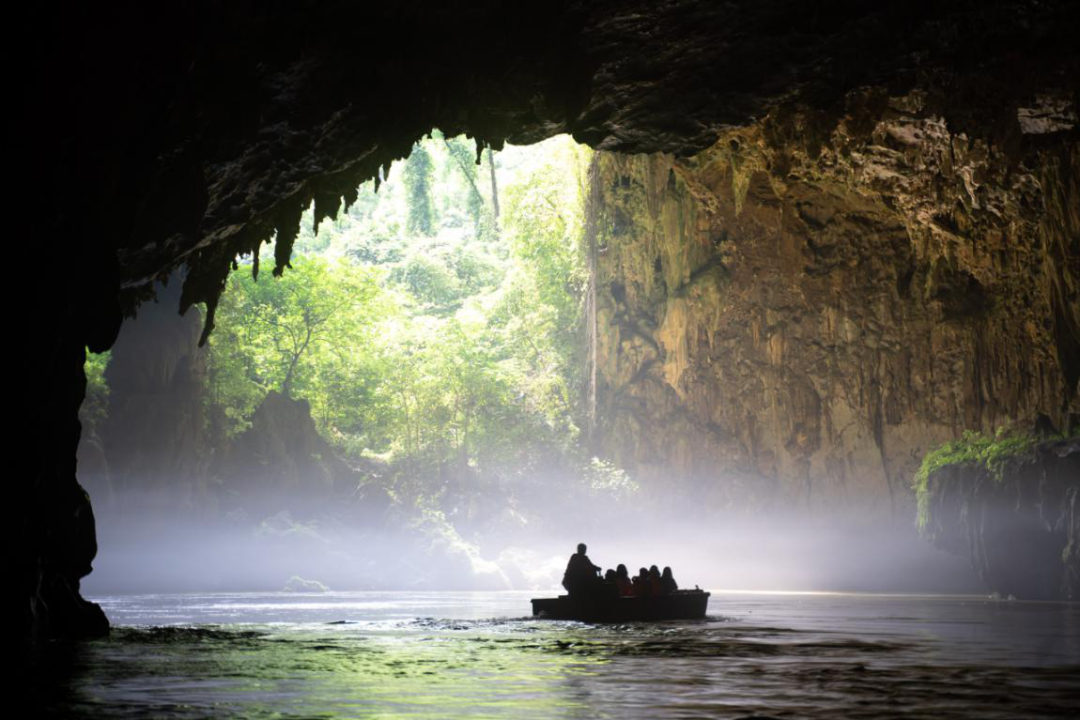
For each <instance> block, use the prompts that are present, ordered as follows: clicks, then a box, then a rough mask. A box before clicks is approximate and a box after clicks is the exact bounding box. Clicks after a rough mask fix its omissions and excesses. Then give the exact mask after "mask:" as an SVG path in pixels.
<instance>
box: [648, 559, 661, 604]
mask: <svg viewBox="0 0 1080 720" xmlns="http://www.w3.org/2000/svg"><path fill="white" fill-rule="evenodd" d="M663 591H664V586H663V582H662V579H661V577H660V568H658V567H656V566H655V565H653V566H652V567H650V568H649V594H650V595H652V596H653V597H659V596H660V595H661V594H663Z"/></svg>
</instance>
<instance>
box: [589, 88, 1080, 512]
mask: <svg viewBox="0 0 1080 720" xmlns="http://www.w3.org/2000/svg"><path fill="white" fill-rule="evenodd" d="M941 102H942V98H940V97H935V96H934V95H933V94H932V93H923V92H919V93H911V94H906V95H902V96H898V97H892V96H890V95H889V94H888V93H887V92H886V91H885V90H860V91H856V92H853V93H851V94H849V95H848V96H847V98H846V100H845V102H844V104H843V108H842V110H840V111H839V112H837V113H835V114H833V115H829V114H825V113H815V112H811V111H807V110H805V109H800V108H791V107H787V108H781V109H778V110H776V111H774V112H772V113H770V114H769V115H768V116H767V117H766V118H764V119H763V120H761V121H759V122H756V123H754V124H752V125H750V126H749V127H747V128H744V129H740V130H735V131H730V132H728V133H726V134H725V135H723V136H722V137H721V138H720V140H719V141H718V142H717V143H716V144H715V145H714V146H713V147H712V148H710V149H709V150H707V151H705V152H702V153H700V154H698V155H696V156H693V157H690V158H687V159H674V158H671V157H669V156H663V155H659V156H621V155H614V154H605V155H604V157H603V159H602V164H601V172H600V176H601V177H600V182H601V184H602V185H601V187H602V208H601V213H602V215H603V216H604V217H605V218H606V221H605V223H603V226H604V227H606V228H608V232H607V234H606V236H604V237H602V238H601V239H600V240H599V248H598V270H597V287H598V289H599V298H598V301H597V305H598V311H597V312H598V319H597V325H598V327H599V328H600V338H599V344H598V348H597V358H598V365H599V376H600V383H599V390H600V409H599V412H598V416H599V417H600V418H601V419H603V420H604V423H603V425H602V428H601V432H600V439H599V443H600V446H601V448H602V449H603V450H604V451H605V452H607V453H608V454H610V455H612V456H613V457H615V458H616V459H617V460H618V461H619V462H621V463H622V464H624V465H625V466H626V467H627V468H628V469H629V470H630V471H631V473H632V474H634V476H635V477H636V478H637V479H639V480H640V481H642V482H644V483H646V484H649V483H650V482H651V483H652V484H653V485H654V486H656V487H663V488H665V494H671V493H672V488H677V490H678V492H680V493H681V494H683V496H684V498H685V497H691V498H698V499H700V500H701V501H703V502H705V503H707V504H709V505H710V506H714V507H715V506H725V505H726V506H740V507H742V506H746V505H748V504H750V505H753V504H756V505H759V506H760V505H769V504H773V503H782V504H788V505H795V506H810V507H815V508H825V507H829V508H836V507H842V506H857V507H860V508H866V507H871V508H875V509H876V511H877V512H880V513H882V514H889V513H892V514H894V515H896V516H897V517H898V518H904V519H906V518H909V517H912V514H911V502H912V493H911V490H910V487H909V486H910V482H911V478H912V475H913V473H914V471H915V469H916V468H917V467H918V464H919V461H920V459H921V457H922V455H923V454H924V453H925V452H926V450H927V449H928V448H929V447H930V446H932V445H934V444H938V443H940V442H942V441H944V440H946V439H950V438H952V437H954V436H956V435H958V434H959V433H960V432H961V431H962V430H964V429H975V430H986V431H992V430H993V429H995V428H997V427H999V426H1002V425H1015V424H1019V425H1021V426H1023V427H1025V428H1030V426H1031V425H1030V423H1031V422H1032V421H1033V420H1034V418H1035V417H1036V415H1037V414H1039V413H1044V414H1046V415H1048V416H1049V417H1050V418H1051V419H1052V420H1053V422H1054V423H1055V424H1056V425H1057V427H1059V428H1062V429H1064V426H1065V425H1066V424H1067V423H1068V422H1069V421H1070V413H1076V412H1077V411H1078V410H1080V402H1078V399H1077V378H1078V376H1080V292H1078V291H1080V143H1078V141H1077V136H1076V131H1075V129H1074V126H1075V125H1076V122H1077V120H1076V109H1075V107H1074V106H1072V105H1071V104H1070V103H1071V100H1070V98H1069V97H1068V95H1063V96H1062V97H1057V98H1055V97H1045V98H1040V99H1039V100H1038V103H1035V104H1033V106H1032V107H1030V108H1021V109H1019V111H1017V112H1016V114H1015V116H1013V117H1012V118H1011V123H1005V125H1004V127H1003V129H1002V130H1001V135H1000V136H999V137H998V138H996V139H993V138H991V139H973V138H971V137H968V136H966V135H965V134H964V133H962V132H957V131H955V130H954V129H953V127H952V126H951V125H950V124H949V123H948V122H946V121H945V120H943V119H942V117H941V116H940V115H939V114H938V113H937V111H936V110H935V108H936V107H939V106H940V103H941ZM1048 108H1049V109H1048ZM1055 108H1056V111H1052V109H1055ZM1033 118H1041V120H1040V121H1039V122H1036V121H1035V120H1033Z"/></svg>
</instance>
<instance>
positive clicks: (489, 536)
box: [80, 130, 636, 589]
mask: <svg viewBox="0 0 1080 720" xmlns="http://www.w3.org/2000/svg"><path fill="white" fill-rule="evenodd" d="M592 158H593V153H592V151H591V150H589V149H588V148H587V147H585V146H582V145H578V144H576V143H574V142H573V141H572V140H571V139H570V138H569V137H568V136H558V137H555V138H551V139H549V140H547V141H544V142H541V143H538V144H536V145H531V146H527V147H515V146H507V147H505V148H504V149H502V150H500V151H498V152H493V151H492V150H491V149H490V148H488V149H485V150H484V151H483V152H482V153H477V150H476V146H475V145H474V143H473V142H472V141H471V140H467V139H466V138H464V137H457V138H448V137H445V136H443V135H442V134H441V133H439V132H438V131H437V130H436V131H433V132H432V133H431V135H430V136H428V137H426V138H424V139H422V140H421V141H419V142H417V143H416V144H415V145H414V146H413V148H412V151H411V153H410V154H409V156H408V157H407V158H406V159H404V160H402V161H400V162H397V163H395V164H393V165H392V166H391V167H389V168H386V169H384V170H383V171H382V172H380V173H379V176H378V178H377V179H375V180H373V181H370V182H368V183H365V184H364V185H363V186H361V187H360V188H359V190H358V192H357V195H356V200H355V201H354V202H353V203H352V204H351V205H350V206H349V207H342V208H341V209H340V211H339V212H338V213H337V214H336V217H335V218H333V219H331V220H324V221H323V222H321V223H317V222H315V211H314V208H313V207H312V208H309V209H308V210H307V212H306V213H305V214H304V216H303V217H302V218H301V223H300V228H301V229H300V232H299V234H298V235H297V236H296V238H295V239H294V240H293V245H292V258H291V266H290V268H289V269H286V270H285V272H284V273H283V274H282V275H281V276H280V277H272V276H271V275H270V274H269V273H262V274H261V275H260V274H259V272H258V271H259V268H260V267H267V266H268V265H271V264H272V263H273V253H274V249H273V247H272V245H266V246H264V247H263V256H262V257H253V256H251V255H248V256H245V257H242V258H240V259H239V261H238V264H237V267H236V269H235V270H234V272H233V273H232V274H231V275H230V277H229V279H228V282H227V285H226V289H225V292H224V294H223V296H222V298H221V301H220V304H219V305H218V307H217V310H216V324H215V330H214V332H213V333H212V334H210V336H209V342H208V343H207V344H206V345H205V347H202V348H199V347H198V339H199V334H200V319H201V318H200V317H199V314H198V313H188V315H187V316H186V317H179V316H177V315H176V312H175V308H176V304H177V302H178V299H179V297H178V290H179V286H180V284H181V283H180V282H171V283H169V284H168V285H167V286H165V287H159V288H158V289H157V295H158V298H157V302H156V303H144V305H143V306H142V307H141V308H140V310H139V314H138V317H137V318H136V319H135V320H134V321H132V322H129V323H127V324H126V325H125V328H124V329H123V331H122V332H121V335H120V339H119V341H118V342H117V344H116V346H115V347H114V349H113V350H112V351H111V353H109V354H105V355H97V356H93V355H92V356H91V357H90V360H89V361H88V364H87V370H88V377H89V390H88V396H87V401H86V403H85V405H84V408H83V412H82V419H83V424H84V433H83V441H82V445H81V449H80V467H81V472H80V477H81V481H82V482H83V484H84V485H85V486H86V487H87V488H88V490H89V492H90V493H91V494H92V496H93V499H94V505H95V509H96V512H97V513H98V514H99V515H100V516H102V517H103V518H104V519H105V521H104V522H102V524H101V525H102V530H101V542H102V545H103V547H104V548H105V550H104V551H103V553H108V552H113V553H119V554H121V555H127V556H130V557H129V559H130V561H131V563H133V564H136V565H138V566H139V567H141V568H144V570H142V571H140V572H138V573H130V572H124V571H121V572H120V573H110V571H109V566H108V564H107V563H102V564H101V565H102V567H100V568H99V570H98V572H96V573H95V575H94V577H93V579H92V582H94V583H101V584H102V585H115V584H118V583H119V584H121V585H123V586H124V587H125V588H129V587H130V589H145V588H146V586H147V584H149V585H151V586H153V587H154V588H155V589H161V588H162V587H164V589H173V588H175V589H184V588H189V587H191V586H192V584H193V583H194V584H195V585H199V584H202V585H206V584H207V583H211V584H218V585H219V586H222V587H243V588H252V587H255V588H259V589H280V588H281V587H284V586H285V585H286V584H287V583H288V582H289V580H290V578H292V577H293V576H295V577H297V578H300V579H305V580H306V579H312V578H317V579H318V581H319V582H322V583H325V584H326V585H329V586H331V587H338V588H340V587H356V586H369V587H370V586H375V587H404V586H416V585H417V584H418V583H419V584H420V585H425V584H429V585H430V586H432V587H440V588H445V587H462V588H475V587H484V588H505V587H512V586H517V587H521V586H527V585H535V584H538V583H539V584H543V583H545V582H546V583H550V582H552V581H555V582H557V579H558V574H559V573H561V568H560V567H558V565H559V563H560V562H561V561H556V562H555V564H550V563H548V556H543V557H542V561H541V562H537V561H536V558H537V557H540V556H539V555H536V549H537V548H538V547H544V548H546V547H547V545H548V544H549V543H550V542H551V541H552V538H555V539H556V541H557V540H558V539H561V538H562V536H563V535H567V536H570V537H574V532H575V531H579V530H580V529H582V528H585V527H587V526H588V525H589V523H590V522H591V521H590V517H602V516H603V515H604V514H605V513H607V514H610V513H612V512H614V513H616V514H623V513H625V512H627V509H626V507H624V506H625V505H626V504H627V503H628V502H629V499H630V497H631V496H632V495H633V494H634V491H635V490H636V486H635V485H634V483H633V482H632V481H631V480H630V478H628V477H627V476H626V474H625V473H623V472H621V471H620V470H618V469H617V468H616V467H615V466H614V465H612V464H610V463H607V462H604V461H601V460H599V459H596V458H594V457H593V456H592V455H591V453H589V452H588V443H587V442H586V440H587V438H586V434H587V433H588V424H589V422H590V420H591V419H592V418H593V417H594V414H593V413H594V406H591V405H589V398H593V401H594V402H595V392H592V393H590V392H589V387H590V383H595V376H594V375H590V373H589V372H588V367H589V360H590V351H589V347H588V342H587V338H589V337H593V338H595V334H592V335H590V332H589V330H588V328H589V327H590V324H589V322H588V320H589V318H590V317H591V318H592V320H593V324H592V327H593V329H594V330H595V313H592V314H591V315H590V312H591V310H593V309H594V307H595V306H594V305H591V304H590V303H589V301H588V289H589V287H590V278H589V273H590V263H589V258H590V252H589V240H588V238H587V237H586V234H587V228H586V218H587V216H588V215H589V213H588V209H587V207H586V205H587V202H588V198H589V182H590V175H589V168H590V163H591V160H592ZM594 214H595V213H594ZM163 515H167V516H168V518H169V519H163V517H162V516H163ZM194 528H200V530H199V532H193V529H194ZM163 533H164V534H166V535H170V534H172V535H175V537H169V538H168V539H167V541H163V542H159V541H158V540H159V539H162V537H161V536H162V534H163ZM200 536H201V537H200ZM147 538H151V539H150V540H149V541H148V540H147ZM209 538H216V539H215V540H213V541H212V542H213V544H214V545H215V546H216V548H217V550H216V551H213V550H210V549H209V548H208V549H207V551H206V552H203V551H201V550H200V549H198V548H197V547H195V548H193V547H192V546H193V545H198V544H199V543H201V542H207V541H209V540H208V539H209ZM320 543H322V544H323V545H320ZM573 544H576V540H573V541H572V542H571V545H570V546H571V547H572V545H573ZM392 546H393V547H392ZM170 548H173V549H170ZM179 548H183V550H182V554H181V553H180V551H179V550H177V549H179ZM268 548H270V549H272V552H267V549H268ZM326 549H331V550H333V552H331V553H329V554H328V553H325V552H322V551H323V550H326ZM563 550H564V548H560V549H559V550H558V551H557V553H556V554H555V555H553V556H552V557H558V556H561V555H562V554H564V552H563ZM144 553H152V554H154V555H155V556H156V557H157V558H158V560H157V561H156V562H149V561H148V560H147V559H146V558H141V557H136V556H141V555H142V554H144ZM174 554H175V555H176V556H175V557H174V558H172V560H171V561H170V562H161V561H160V558H161V557H162V556H163V555H164V556H171V555H174ZM192 557H200V558H201V559H200V560H199V562H198V563H192V562H191V561H190V558H192ZM207 557H212V558H217V560H214V561H210V562H207V560H206V558H207ZM320 558H321V559H320ZM119 565H120V566H123V565H124V563H120V564H119ZM145 568H157V569H160V570H162V572H161V575H160V577H157V578H152V577H148V575H147V572H148V571H147V570H146V569H145ZM178 568H185V571H184V572H181V573H178V572H177V569H178ZM149 572H154V570H150V571H149ZM530 573H531V574H532V575H533V576H535V577H532V576H530V577H526V575H528V574H530ZM549 576H550V577H549ZM131 578H134V581H132V580H131ZM193 578H194V579H193ZM296 582H300V580H297V581H296Z"/></svg>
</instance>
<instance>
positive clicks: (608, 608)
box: [532, 589, 709, 622]
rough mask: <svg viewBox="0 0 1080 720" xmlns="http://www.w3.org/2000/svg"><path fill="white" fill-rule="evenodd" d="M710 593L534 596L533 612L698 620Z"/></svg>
mask: <svg viewBox="0 0 1080 720" xmlns="http://www.w3.org/2000/svg"><path fill="white" fill-rule="evenodd" d="M708 604H709V593H707V592H705V591H704V590H697V589H695V590H676V591H675V592H673V593H670V594H668V595H658V596H656V597H650V596H641V597H620V596H617V595H607V594H594V595H586V596H584V597H575V598H571V597H570V596H569V595H560V596H559V597H557V598H535V599H533V601H532V608H533V615H534V616H536V617H539V618H545V619H548V620H583V621H586V622H630V621H634V620H700V619H701V618H704V617H705V609H706V607H707V606H708Z"/></svg>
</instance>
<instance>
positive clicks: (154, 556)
mask: <svg viewBox="0 0 1080 720" xmlns="http://www.w3.org/2000/svg"><path fill="white" fill-rule="evenodd" d="M537 486H538V487H539V488H543V487H544V483H543V482H538V483H537ZM564 495H565V494H564ZM562 499H565V497H564V498H562ZM143 500H144V502H143V503H142V505H143V507H142V509H140V510H137V511H136V510H131V509H125V510H124V511H123V512H116V511H108V510H106V511H104V512H99V517H98V534H99V554H98V558H97V561H96V562H95V570H94V572H93V573H92V574H91V575H90V576H89V577H88V578H86V580H85V581H84V587H85V589H86V591H87V592H89V593H91V594H114V593H148V592H149V593H156V592H187V591H191V592H217V591H221V592H239V591H278V590H285V589H290V590H297V591H313V590H323V589H327V590H334V591H347V590H407V589H417V590H510V589H513V590H534V591H536V592H537V593H539V594H550V593H556V592H561V589H560V587H559V583H560V580H561V577H562V572H563V569H564V568H565V564H566V561H567V559H568V557H569V556H570V555H571V554H572V553H573V552H574V549H575V547H576V545H577V543H579V542H585V543H587V544H588V547H589V551H588V552H589V556H590V558H591V559H592V561H593V562H594V563H595V564H597V565H600V566H602V567H604V568H608V567H611V568H614V567H615V566H616V565H617V564H619V563H625V564H626V565H627V566H628V568H629V569H630V571H631V573H632V574H633V573H636V571H637V570H638V568H639V567H648V566H649V565H653V564H656V565H658V566H660V567H664V566H665V565H669V566H671V567H672V568H673V570H674V574H675V577H676V579H677V580H678V582H679V583H680V586H682V587H693V586H695V585H697V586H700V587H702V588H706V589H712V590H753V591H835V592H877V593H922V592H928V593H971V592H975V593H977V592H982V591H983V590H982V588H981V587H980V585H979V584H978V581H977V579H976V577H975V576H974V574H973V572H972V571H971V569H970V568H969V567H968V566H967V563H966V561H964V560H963V559H961V558H958V557H954V556H950V555H947V554H944V553H941V552H939V551H937V550H935V549H933V548H932V547H930V545H929V543H927V542H925V541H924V540H922V539H920V538H919V537H918V536H917V533H916V532H915V530H914V527H913V526H910V525H908V524H907V523H900V522H887V521H886V522H882V521H880V519H878V521H871V520H869V519H860V518H857V517H851V516H843V515H833V516H829V517H825V516H821V515H814V516H810V515H806V514H801V513H797V512H793V511H790V510H787V511H774V512H771V513H768V514H761V515H758V516H745V515H744V516H740V517H737V518H736V517H731V516H730V515H728V514H725V513H723V512H719V511H718V512H715V513H708V519H706V520H695V521H685V520H681V519H680V517H679V515H680V513H679V511H677V510H674V511H669V512H667V513H665V514H664V515H662V516H661V515H658V514H655V513H650V512H649V511H648V510H647V509H646V508H647V507H648V505H649V504H648V503H647V502H643V503H642V507H634V506H633V500H631V501H630V502H624V503H618V504H613V503H611V502H610V501H609V500H607V499H605V498H591V499H587V500H584V501H583V500H582V499H581V498H577V499H576V500H575V502H574V507H573V508H572V509H571V510H569V511H568V509H567V507H566V505H565V503H563V502H560V501H559V500H560V498H557V497H553V498H552V502H550V503H548V506H546V507H545V506H544V505H543V503H542V502H541V501H538V500H536V499H535V496H533V498H532V499H531V501H530V502H531V505H530V506H529V507H527V508H518V509H517V510H514V511H510V510H509V509H508V508H502V509H501V510H498V511H497V514H498V515H499V516H500V518H502V519H503V520H506V519H507V518H512V521H510V522H501V523H500V522H495V523H492V522H490V520H488V521H487V522H485V523H475V522H468V521H465V522H461V523H459V525H460V527H455V525H454V524H453V523H451V522H450V521H448V520H446V519H445V516H438V515H436V517H435V519H431V518H430V517H429V518H424V517H421V516H417V515H415V514H407V513H405V512H403V511H402V510H401V509H400V508H395V507H390V508H388V509H386V510H385V511H383V512H382V513H381V514H380V515H379V516H375V515H372V514H371V513H370V512H367V511H362V510H361V511H358V510H357V509H356V508H349V507H348V504H347V503H346V504H344V506H339V507H326V508H324V509H322V510H319V509H316V510H314V511H312V510H310V509H309V511H308V512H307V513H305V515H304V516H303V517H295V516H294V515H293V514H292V513H291V512H289V511H279V512H277V513H274V514H272V515H269V516H268V517H265V518H262V519H260V520H258V521H253V520H252V519H251V518H249V517H246V516H244V515H243V514H242V513H239V514H238V513H234V514H233V515H231V516H226V517H218V518H215V519H194V518H192V517H190V516H189V514H188V513H185V512H180V511H176V510H171V511H170V510H168V509H167V508H165V507H160V506H159V507H157V508H150V507H146V506H147V505H150V503H147V502H145V498H143ZM155 500H156V503H155V504H161V503H163V502H164V498H162V497H161V496H157V497H156V498H155ZM642 500H643V501H644V498H642ZM696 510H697V512H695V513H693V514H695V515H698V516H700V515H701V514H702V513H701V509H700V508H696ZM365 512H367V515H366V517H365V516H364V515H365ZM690 514H691V512H690V511H689V510H687V512H686V515H690ZM482 526H483V527H482ZM508 526H509V527H508ZM290 581H291V582H290Z"/></svg>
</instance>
